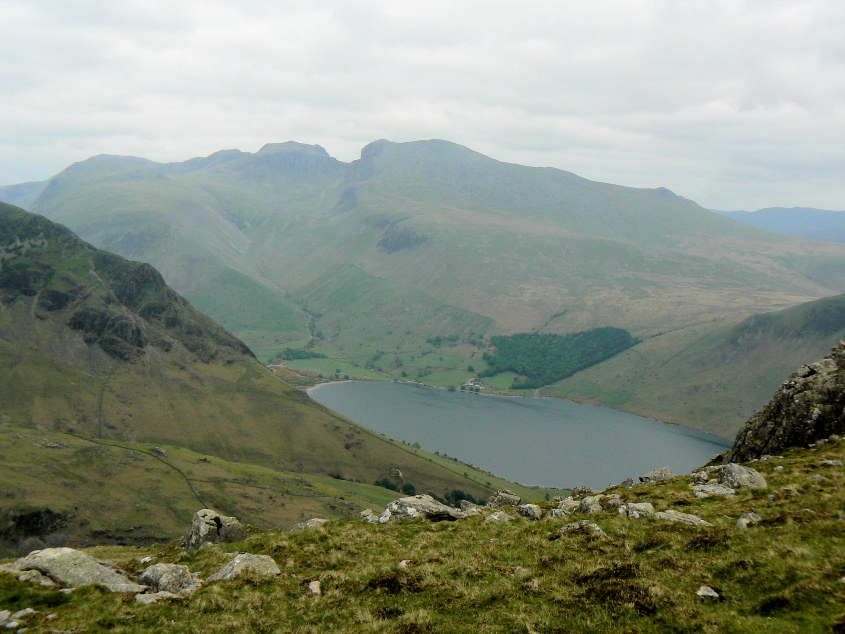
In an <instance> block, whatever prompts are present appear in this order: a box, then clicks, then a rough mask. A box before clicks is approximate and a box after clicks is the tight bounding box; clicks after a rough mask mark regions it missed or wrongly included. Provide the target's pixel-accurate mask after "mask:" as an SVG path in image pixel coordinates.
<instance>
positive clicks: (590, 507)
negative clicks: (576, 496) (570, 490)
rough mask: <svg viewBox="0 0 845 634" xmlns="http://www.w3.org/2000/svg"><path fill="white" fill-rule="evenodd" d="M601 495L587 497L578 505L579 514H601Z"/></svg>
mask: <svg viewBox="0 0 845 634" xmlns="http://www.w3.org/2000/svg"><path fill="white" fill-rule="evenodd" d="M603 497H604V496H603V495H588V496H586V497H585V498H584V499H583V500H581V503H580V504H579V505H578V512H579V513H601V511H602V508H601V500H602V498H603Z"/></svg>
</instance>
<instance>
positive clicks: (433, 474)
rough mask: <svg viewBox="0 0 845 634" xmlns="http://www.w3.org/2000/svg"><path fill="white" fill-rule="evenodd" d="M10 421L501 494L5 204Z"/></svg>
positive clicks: (1, 340)
mask: <svg viewBox="0 0 845 634" xmlns="http://www.w3.org/2000/svg"><path fill="white" fill-rule="evenodd" d="M0 413H2V422H3V423H4V424H6V425H9V426H12V427H13V428H15V429H26V430H29V431H35V432H36V433H42V434H55V433H73V434H76V435H78V436H82V437H85V438H93V439H98V440H100V441H106V442H111V443H130V444H137V443H165V444H170V445H175V446H180V447H184V448H186V449H189V450H191V451H193V452H196V453H199V454H208V455H213V456H217V457H220V458H222V459H224V460H227V461H229V462H238V463H241V464H253V465H256V466H259V467H262V468H265V469H275V470H282V471H287V472H299V473H311V474H323V476H326V475H328V474H335V475H336V476H338V477H343V478H346V479H348V480H355V481H359V482H365V483H372V482H375V481H376V480H378V479H381V478H384V477H386V476H388V475H389V474H390V472H391V470H392V469H394V468H397V467H398V468H400V469H401V471H402V473H403V474H404V478H405V482H411V483H413V484H414V485H415V486H416V487H418V488H419V489H420V490H423V491H425V490H430V491H433V492H435V493H437V494H438V495H443V494H445V492H446V491H449V490H452V489H455V488H459V489H461V490H464V491H467V492H472V494H473V495H477V496H482V495H486V493H488V492H489V490H490V487H491V486H495V485H494V484H492V481H493V480H495V478H492V476H490V475H489V474H484V473H480V472H477V471H475V470H473V469H470V468H468V467H466V466H465V465H458V464H455V465H454V466H452V465H448V466H444V465H443V464H441V463H440V461H438V460H435V458H434V457H429V456H427V455H425V454H424V453H423V452H419V451H415V450H412V449H410V448H407V447H404V446H402V445H400V444H398V443H393V442H391V441H388V440H387V439H386V438H383V437H381V436H379V435H377V434H374V433H371V432H369V431H367V430H365V429H363V428H361V427H359V426H357V425H355V424H353V423H351V422H349V421H346V420H344V419H342V418H340V417H338V416H336V415H334V414H332V413H331V412H329V411H328V410H326V409H325V408H323V407H322V406H319V405H317V404H315V403H313V402H312V401H310V399H309V398H308V397H307V396H306V395H305V394H303V393H301V392H299V391H296V390H294V389H293V388H291V387H289V386H287V385H286V384H285V383H283V382H282V381H281V380H280V379H278V378H277V377H276V376H275V375H274V374H272V373H271V372H269V371H268V370H266V369H265V368H264V367H263V366H262V365H261V364H260V363H259V362H258V361H257V360H256V359H255V358H254V357H253V355H252V353H251V352H250V351H249V349H248V348H247V347H246V346H245V345H244V344H243V343H242V342H241V341H239V340H238V339H236V338H235V337H234V336H232V335H231V334H229V333H228V332H227V331H225V330H224V329H223V328H222V327H220V326H219V325H218V324H216V323H215V322H213V321H212V320H210V319H209V318H208V317H206V316H205V315H203V314H202V313H199V312H198V311H196V310H195V309H194V308H193V307H192V306H191V305H190V304H188V302H186V301H185V300H184V299H183V298H182V297H180V296H179V295H178V294H177V293H175V292H174V291H173V290H172V289H170V288H169V287H168V286H167V285H166V284H165V283H164V281H163V279H162V278H161V276H160V275H159V274H158V272H157V271H155V269H153V268H152V267H151V266H150V265H148V264H140V263H137V262H129V261H127V260H124V259H123V258H121V257H119V256H116V255H113V254H110V253H106V252H103V251H100V250H97V249H95V248H93V247H91V246H90V245H88V244H86V243H84V242H82V241H81V240H79V239H78V238H77V237H76V236H74V235H73V234H72V233H71V232H70V231H69V230H67V229H66V228H64V227H62V226H60V225H56V224H54V223H52V222H50V221H48V220H47V219H45V218H43V217H40V216H37V215H34V214H29V213H27V212H25V211H23V210H22V209H19V208H16V207H12V206H10V205H6V204H2V203H0ZM464 473H466V474H468V475H464ZM487 481H491V484H489V485H488V484H486V482H487ZM53 484H57V485H58V484H60V483H53ZM75 486H79V485H78V484H77V485H75ZM84 486H86V487H87V486H91V483H85V485H84ZM59 497H61V496H59ZM303 500H304V498H303ZM20 502H22V503H24V502H25V503H27V504H35V503H37V499H36V498H35V497H33V496H28V497H26V499H24V500H20ZM300 507H301V504H300V503H296V502H295V503H294V504H293V506H292V509H296V508H300ZM290 510H291V509H289V511H290Z"/></svg>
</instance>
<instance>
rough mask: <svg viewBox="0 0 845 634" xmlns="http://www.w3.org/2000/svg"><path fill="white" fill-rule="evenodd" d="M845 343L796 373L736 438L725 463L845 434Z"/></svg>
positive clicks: (803, 445) (743, 460) (741, 460)
mask: <svg viewBox="0 0 845 634" xmlns="http://www.w3.org/2000/svg"><path fill="white" fill-rule="evenodd" d="M843 370H845V343H840V344H839V345H838V346H836V347H835V348H834V349H833V351H832V352H831V353H830V354H829V355H828V356H826V357H825V358H824V359H822V360H821V361H818V362H816V363H813V364H810V365H805V366H803V367H801V368H800V369H798V370H796V371H795V372H793V373H792V376H790V377H789V378H788V379H787V380H786V382H784V384H783V385H781V386H780V388H778V391H777V392H776V393H775V395H774V398H772V400H771V401H770V402H769V404H768V405H766V406H765V407H764V408H763V409H761V410H760V411H759V412H757V413H756V414H754V415H753V416H752V417H751V418H750V419H749V421H748V422H747V423H746V424H745V427H743V428H742V429H741V430H740V431H739V433H738V434H737V436H736V440H735V441H734V445H733V447H732V448H731V450H730V452H729V454H728V456H727V458H726V460H725V462H747V461H749V460H751V459H753V458H759V457H760V456H762V455H764V454H778V453H780V452H781V451H782V450H783V449H786V448H787V447H807V446H809V445H810V444H812V443H814V442H816V441H819V440H821V439H825V438H828V437H829V436H831V435H833V434H843V433H845V416H843V414H842V412H843V411H845V372H843Z"/></svg>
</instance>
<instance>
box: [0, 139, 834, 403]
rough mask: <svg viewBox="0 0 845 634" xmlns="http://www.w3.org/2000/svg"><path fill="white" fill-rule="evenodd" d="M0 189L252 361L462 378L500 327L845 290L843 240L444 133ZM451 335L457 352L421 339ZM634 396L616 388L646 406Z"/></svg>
mask: <svg viewBox="0 0 845 634" xmlns="http://www.w3.org/2000/svg"><path fill="white" fill-rule="evenodd" d="M3 195H6V196H12V197H17V198H16V199H18V200H28V201H30V202H31V207H32V209H33V210H34V211H38V212H39V213H43V214H44V215H46V216H48V217H50V218H53V219H57V220H60V221H62V222H65V223H67V224H68V225H69V226H70V227H71V228H73V229H74V230H77V231H79V232H80V234H81V235H82V236H83V237H84V238H85V239H88V240H90V241H92V242H93V243H94V244H95V245H97V246H100V247H104V248H109V249H113V250H115V251H117V252H118V253H121V254H123V255H126V256H128V257H132V258H135V259H140V260H144V261H148V262H151V263H153V264H154V265H155V266H157V267H159V268H160V269H161V271H162V272H163V274H164V276H165V278H166V279H167V280H168V281H169V282H170V283H171V284H173V285H174V286H175V288H176V289H177V290H179V291H180V292H184V293H186V294H187V295H188V296H189V297H190V298H192V299H193V300H194V301H196V302H197V303H198V304H199V305H200V306H201V307H202V309H203V310H204V311H206V312H207V313H208V314H209V315H211V316H212V317H213V318H215V319H217V320H219V321H220V322H221V323H222V324H223V325H224V326H227V327H229V328H230V329H232V330H233V331H234V332H235V334H237V335H238V336H240V337H242V338H243V339H244V340H245V341H247V342H248V343H249V345H250V346H251V347H252V349H253V350H254V351H255V352H256V353H257V354H258V355H259V357H260V358H261V359H262V360H265V361H266V360H268V359H271V358H273V357H274V356H275V355H274V353H275V352H278V351H281V350H282V349H283V348H285V347H295V348H300V347H303V346H305V345H309V344H311V345H315V346H319V349H320V352H321V353H323V354H326V355H327V356H328V357H329V361H327V362H326V366H325V367H322V366H321V367H319V368H318V370H320V371H325V370H327V369H330V370H336V369H339V368H340V369H343V370H344V374H349V375H350V376H356V375H359V376H360V375H363V374H364V373H365V372H370V371H372V370H374V369H377V371H378V372H379V373H387V374H388V375H390V376H395V377H399V376H402V372H404V373H405V374H406V375H408V376H410V377H411V378H420V379H421V380H426V381H430V382H432V383H435V384H439V385H444V384H454V383H455V382H460V380H461V377H459V376H458V374H459V373H461V374H462V373H463V372H466V371H467V369H466V368H467V367H468V366H469V365H473V366H477V365H480V364H479V363H478V360H479V359H481V356H482V354H483V352H484V351H486V349H487V348H486V343H487V342H489V337H491V336H494V335H500V334H513V333H518V332H535V333H551V334H569V333H572V332H578V331H584V330H590V329H592V328H597V327H615V328H621V329H624V330H627V331H629V332H630V333H631V334H632V335H633V336H634V337H637V338H642V339H648V338H651V337H654V336H656V335H659V334H661V333H670V332H679V331H682V330H684V329H705V330H706V329H707V328H710V327H711V326H717V325H719V324H721V325H728V324H735V323H737V322H738V321H739V320H741V319H744V318H746V317H748V316H749V315H752V314H756V313H761V312H768V311H773V310H779V309H784V308H787V307H790V306H795V305H798V304H801V303H804V302H807V301H812V300H814V299H818V298H820V297H824V296H829V295H833V294H836V293H841V292H843V291H845V245H841V244H834V243H821V242H812V241H806V240H799V239H795V238H790V237H786V236H779V235H775V234H772V233H770V232H767V231H761V230H759V229H756V228H754V227H750V226H747V225H744V224H742V223H738V222H735V221H732V220H729V219H727V218H724V217H722V216H720V215H718V214H716V213H712V212H709V211H707V210H704V209H702V208H701V207H699V206H698V205H696V204H695V203H694V202H692V201H689V200H687V199H684V198H682V197H680V196H677V195H675V194H673V193H672V192H669V191H667V190H665V189H635V188H626V187H619V186H616V185H610V184H605V183H597V182H592V181H588V180H586V179H583V178H580V177H578V176H576V175H575V174H571V173H568V172H563V171H560V170H554V169H538V168H528V167H523V166H519V165H511V164H506V163H501V162H499V161H496V160H493V159H491V158H488V157H485V156H483V155H481V154H478V153H476V152H473V151H471V150H469V149H467V148H463V147H460V146H457V145H455V144H451V143H447V142H445V141H421V142H414V143H402V144H396V143H390V142H387V141H377V142H375V143H372V144H370V145H368V146H367V147H365V148H364V149H363V151H362V154H361V158H360V159H359V160H357V161H353V162H351V163H341V162H339V161H337V160H335V159H333V158H331V157H330V156H329V155H328V154H327V153H326V152H325V150H323V149H322V148H319V147H316V146H306V145H302V144H296V143H283V144H275V145H268V146H265V147H264V148H262V149H261V150H260V151H259V152H257V153H255V154H251V153H246V152H238V151H226V152H220V153H216V154H214V155H211V156H209V157H206V158H203V159H192V160H190V161H185V162H183V163H172V164H157V163H153V162H150V161H146V160H143V159H137V158H127V157H108V156H104V157H95V158H93V159H90V160H88V161H84V162H82V163H79V164H76V165H74V166H71V167H70V168H68V169H67V170H65V171H64V172H62V173H61V174H58V175H57V176H55V177H54V178H52V179H50V181H48V182H46V183H44V184H40V185H39V184H33V185H28V186H27V187H19V188H11V189H10V188H4V189H3V190H2V191H0V196H3ZM702 331H703V330H702ZM690 332H692V330H690ZM316 333H321V334H322V337H319V338H315V339H316V340H315V341H311V339H312V338H314V337H315V335H316ZM449 336H458V337H459V342H460V346H453V345H451V344H448V345H440V346H432V345H431V344H430V343H429V342H430V341H431V340H433V339H436V338H437V337H449ZM471 338H472V340H473V343H471V342H470V341H469V339H471ZM640 349H641V350H642V351H643V354H649V351H650V350H651V349H652V348H650V347H648V346H643V347H641V348H640ZM431 353H436V354H435V362H434V363H428V364H426V365H424V366H422V367H415V366H412V367H410V369H409V367H408V366H411V364H417V363H419V360H420V359H421V358H423V357H428V356H429V355H430V354H431ZM373 357H382V358H387V359H390V360H392V361H393V362H394V367H393V368H389V367H388V366H389V365H390V364H389V363H387V362H385V363H381V362H379V361H373ZM441 357H442V360H441V359H440V358H441ZM397 358H399V359H401V361H402V363H403V364H404V366H403V368H401V369H397V368H396V363H395V362H396V359H397ZM625 358H630V357H625ZM660 359H661V357H660V355H659V351H658V352H657V356H656V357H649V358H648V359H647V360H646V364H647V365H654V364H659V363H660ZM366 366H371V367H366ZM300 367H302V366H301V365H300ZM631 370H633V369H631ZM683 372H684V373H685V374H694V373H696V372H697V369H696V368H695V367H685V368H683ZM645 387H646V384H643V383H636V384H631V385H629V386H628V388H626V389H629V390H633V391H635V392H636V394H635V397H636V398H641V399H643V400H654V398H656V397H657V396H658V394H657V393H656V392H654V391H651V392H643V391H641V390H642V389H643V388H645ZM649 389H651V388H649ZM663 396H664V397H665V394H664V395H663ZM733 396H736V398H738V399H740V400H742V399H743V398H744V396H743V394H741V393H738V394H736V395H732V398H733ZM748 402H749V401H747V400H746V401H745V405H746V406H747V405H748ZM674 405H675V406H676V407H680V406H681V403H675V404H674ZM707 413H708V412H707V411H706V410H700V411H698V412H692V414H694V415H695V416H699V417H700V416H703V415H705V414H707Z"/></svg>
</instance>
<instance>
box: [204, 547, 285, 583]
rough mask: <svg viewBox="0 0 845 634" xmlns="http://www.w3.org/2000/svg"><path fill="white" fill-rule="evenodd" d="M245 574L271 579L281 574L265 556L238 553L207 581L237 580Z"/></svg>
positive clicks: (273, 562)
mask: <svg viewBox="0 0 845 634" xmlns="http://www.w3.org/2000/svg"><path fill="white" fill-rule="evenodd" d="M245 574H253V575H256V576H259V577H272V576H274V575H280V574H282V571H281V570H279V566H278V565H277V564H276V562H275V561H273V559H272V558H270V557H268V556H267V555H253V554H251V553H238V554H237V555H235V557H234V558H233V559H232V561H230V562H229V563H228V564H226V565H225V566H223V567H222V568H221V569H220V570H218V571H217V572H215V573H214V574H213V575H211V576H210V577H209V578H208V581H229V580H231V579H237V578H238V577H242V576H244V575H245Z"/></svg>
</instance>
